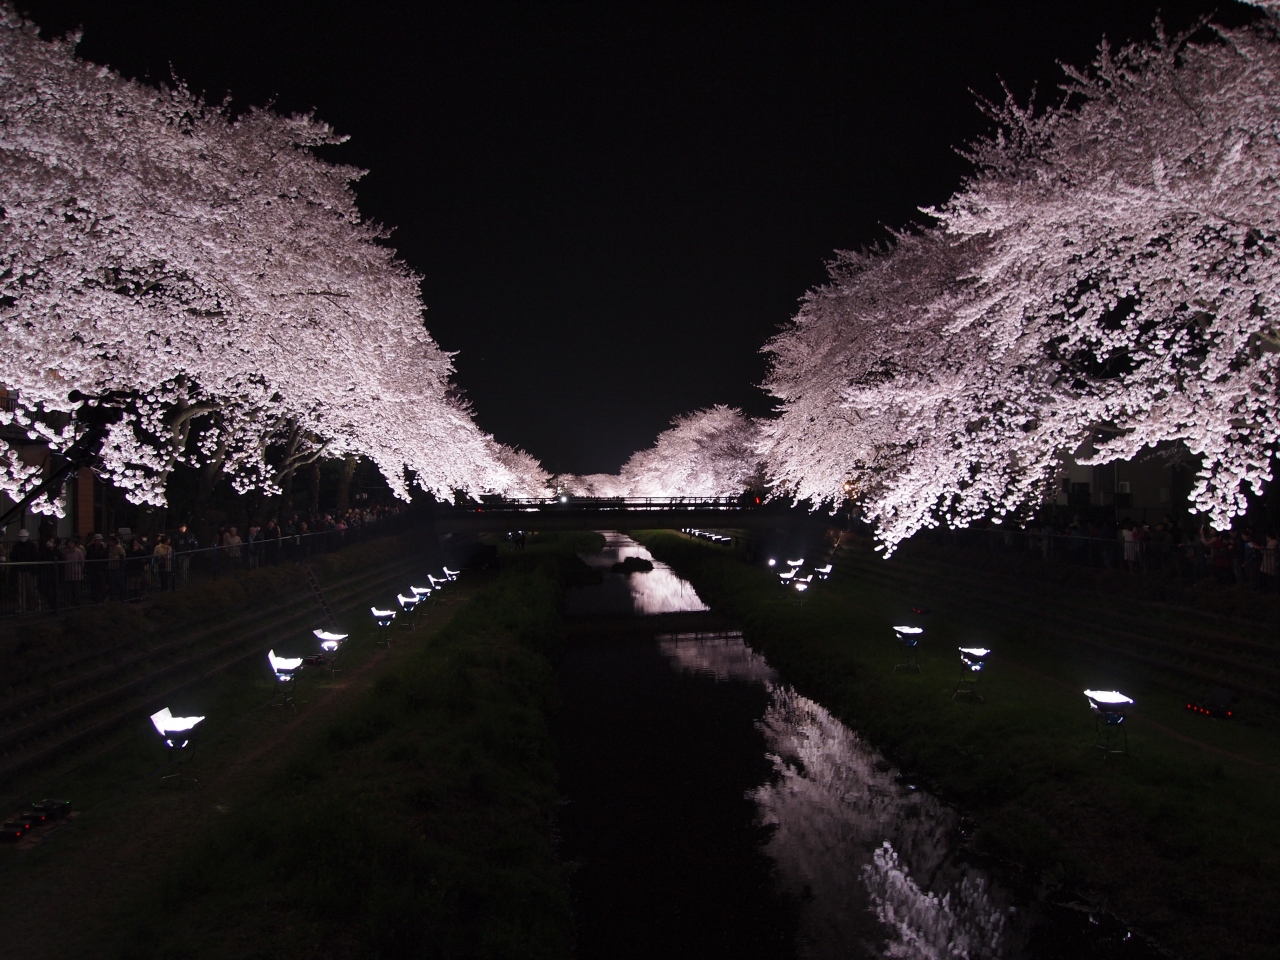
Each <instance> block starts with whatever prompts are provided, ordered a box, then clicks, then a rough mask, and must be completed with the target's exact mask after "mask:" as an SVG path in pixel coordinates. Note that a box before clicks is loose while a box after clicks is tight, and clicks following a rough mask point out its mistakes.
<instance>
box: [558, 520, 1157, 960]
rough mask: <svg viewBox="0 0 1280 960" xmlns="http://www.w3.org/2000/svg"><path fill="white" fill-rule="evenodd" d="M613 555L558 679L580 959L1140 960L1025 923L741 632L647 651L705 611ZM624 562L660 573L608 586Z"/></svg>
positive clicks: (951, 834) (1092, 931)
mask: <svg viewBox="0 0 1280 960" xmlns="http://www.w3.org/2000/svg"><path fill="white" fill-rule="evenodd" d="M606 541H607V542H606V547H605V549H604V550H603V551H601V552H599V553H595V554H590V555H584V556H583V559H584V560H586V561H587V562H588V563H589V564H591V565H592V566H594V567H597V568H599V569H601V570H602V572H604V575H605V576H604V581H603V583H601V584H599V585H598V586H592V587H583V588H578V589H577V590H574V591H571V595H570V597H569V598H568V604H567V606H568V613H569V616H570V618H571V620H573V619H575V618H576V619H577V620H578V624H577V626H576V629H575V637H576V639H575V641H574V642H573V643H571V645H570V648H569V651H568V653H567V655H566V656H565V658H564V661H563V663H562V665H561V668H560V675H559V682H560V693H561V710H560V714H559V717H558V720H557V740H558V743H559V751H560V756H559V767H560V773H561V789H562V792H563V793H564V794H565V796H566V798H567V803H566V804H565V806H564V808H563V812H562V815H561V817H560V831H561V835H562V838H563V855H564V857H565V859H566V860H567V861H568V862H569V863H570V864H571V865H572V868H573V873H572V876H571V881H570V882H571V888H572V892H573V897H574V909H575V914H576V921H577V925H578V931H577V933H578V943H579V956H580V957H582V958H583V960H605V958H631V957H635V958H641V957H643V958H646V960H650V958H673V957H699V958H718V957H726V958H729V957H732V958H751V957H770V958H785V957H800V958H814V960H828V958H831V960H834V958H842V960H843V958H867V957H909V958H930V960H931V958H961V957H967V958H972V960H978V958H988V957H990V958H996V957H999V958H1014V957H1046V958H1047V957H1064V958H1066V957H1072V958H1074V957H1078V956H1092V957H1135V958H1136V957H1145V956H1149V955H1151V954H1149V953H1148V950H1147V948H1146V947H1145V945H1143V944H1139V943H1138V942H1137V941H1136V939H1135V938H1132V937H1130V936H1129V935H1128V934H1127V932H1126V931H1124V930H1123V928H1121V927H1119V925H1117V924H1115V923H1114V922H1113V921H1108V920H1106V919H1105V918H1098V917H1090V916H1088V915H1087V914H1086V913H1078V914H1077V913H1074V912H1070V911H1067V912H1066V914H1065V915H1063V911H1058V913H1057V914H1056V915H1055V914H1053V913H1046V912H1045V911H1043V910H1039V911H1037V912H1035V915H1034V916H1033V915H1032V912H1031V911H1028V910H1024V909H1022V908H1021V907H1020V906H1019V904H1018V903H1017V902H1016V901H1015V899H1014V898H1013V897H1012V896H1010V895H1009V894H1008V893H1007V892H1005V891H1003V890H1002V889H1001V888H1000V887H999V886H998V885H996V884H993V883H992V882H991V881H990V880H989V879H988V878H987V877H986V876H985V875H984V874H983V872H982V871H980V870H978V869H976V868H974V867H972V866H970V865H967V864H965V863H964V862H963V861H961V860H960V859H959V858H958V857H956V855H955V853H954V848H955V844H956V840H957V838H958V829H959V826H960V824H959V818H958V817H957V815H956V813H955V812H954V811H953V810H952V809H951V808H949V807H947V806H946V805H944V804H942V803H940V802H939V801H937V800H936V799H935V798H933V797H931V796H930V795H929V794H927V793H926V792H924V791H921V790H918V789H916V788H915V787H914V786H913V785H912V784H910V783H907V782H905V781H904V780H903V779H902V778H901V777H900V776H899V775H898V772H897V771H896V770H895V769H894V768H893V767H892V765H891V764H889V763H887V762H886V761H885V760H884V759H883V758H882V757H881V756H880V755H879V754H877V753H876V751H875V750H874V749H872V748H871V747H870V746H869V745H868V744H867V743H866V742H864V741H863V740H862V739H861V738H860V737H859V736H858V734H857V733H856V732H855V731H853V730H851V729H849V728H848V727H846V726H845V725H844V724H842V723H841V722H840V721H838V720H837V719H835V718H834V717H833V716H831V714H830V713H828V712H827V711H826V710H825V709H823V708H822V707H821V706H820V705H818V704H817V703H815V702H813V701H812V700H809V699H807V698H805V697H803V696H800V695H799V694H798V693H796V692H795V691H794V690H793V689H791V688H790V687H789V686H787V685H786V684H785V683H782V682H781V681H780V680H779V678H778V677H777V676H776V674H775V673H774V671H773V670H772V669H771V668H770V666H769V664H768V663H767V662H766V661H765V660H764V658H763V657H761V656H759V655H758V654H756V653H755V652H753V651H752V650H751V649H750V648H749V647H747V646H746V644H745V643H744V642H743V639H742V637H741V635H740V634H736V633H732V632H724V631H719V632H697V633H691V632H683V633H672V632H667V633H663V632H657V631H661V629H662V627H661V626H660V623H659V622H660V621H661V620H662V619H663V618H662V617H660V616H656V615H660V614H675V613H681V612H694V611H705V610H706V609H707V608H706V605H705V604H703V602H702V601H701V600H700V599H699V598H698V596H697V594H696V593H695V592H694V590H693V589H692V587H690V585H689V584H687V583H685V582H684V581H681V580H680V579H679V578H678V577H676V576H675V574H674V573H673V572H672V571H671V570H670V569H668V568H667V567H665V566H664V565H663V564H661V563H657V562H656V561H653V560H652V557H650V555H649V554H648V552H647V551H646V550H645V549H644V548H643V547H641V546H640V545H639V544H637V543H635V542H634V541H632V540H631V539H629V538H628V537H625V536H623V535H621V534H617V533H609V534H606ZM628 557H637V558H642V559H645V560H649V561H651V562H653V563H654V569H653V570H652V571H649V572H636V573H631V574H629V575H628V574H626V573H623V572H619V571H615V570H614V569H613V568H614V565H615V564H617V563H620V562H621V561H623V560H625V559H626V558H628ZM637 617H650V618H652V619H651V620H649V621H645V622H653V623H654V632H648V633H646V632H645V631H644V630H637V629H635V627H636V626H637V625H638V624H637V623H636V621H635V620H634V619H629V618H637ZM667 619H670V618H667ZM624 627H625V628H624Z"/></svg>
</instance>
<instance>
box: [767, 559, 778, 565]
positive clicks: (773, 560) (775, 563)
mask: <svg viewBox="0 0 1280 960" xmlns="http://www.w3.org/2000/svg"><path fill="white" fill-rule="evenodd" d="M777 565H778V561H777V560H775V559H773V557H770V558H769V566H771V567H776V566H777Z"/></svg>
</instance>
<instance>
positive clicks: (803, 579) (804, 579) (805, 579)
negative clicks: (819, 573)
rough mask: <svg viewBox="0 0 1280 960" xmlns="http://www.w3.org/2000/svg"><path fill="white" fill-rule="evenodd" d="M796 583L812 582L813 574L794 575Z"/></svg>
mask: <svg viewBox="0 0 1280 960" xmlns="http://www.w3.org/2000/svg"><path fill="white" fill-rule="evenodd" d="M796 583H813V574H812V573H811V574H809V575H808V576H807V577H796Z"/></svg>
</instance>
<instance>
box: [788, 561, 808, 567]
mask: <svg viewBox="0 0 1280 960" xmlns="http://www.w3.org/2000/svg"><path fill="white" fill-rule="evenodd" d="M787 566H788V567H803V566H804V560H788V561H787Z"/></svg>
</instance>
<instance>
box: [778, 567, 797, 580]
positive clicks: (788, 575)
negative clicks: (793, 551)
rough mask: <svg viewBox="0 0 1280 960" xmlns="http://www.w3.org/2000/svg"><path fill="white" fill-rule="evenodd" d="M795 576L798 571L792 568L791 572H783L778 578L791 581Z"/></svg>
mask: <svg viewBox="0 0 1280 960" xmlns="http://www.w3.org/2000/svg"><path fill="white" fill-rule="evenodd" d="M795 575H796V571H795V569H794V568H792V569H791V570H784V571H782V573H780V574H778V577H779V579H782V580H790V579H791V578H792V577H794V576H795Z"/></svg>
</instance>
